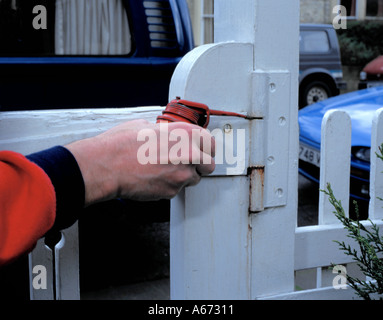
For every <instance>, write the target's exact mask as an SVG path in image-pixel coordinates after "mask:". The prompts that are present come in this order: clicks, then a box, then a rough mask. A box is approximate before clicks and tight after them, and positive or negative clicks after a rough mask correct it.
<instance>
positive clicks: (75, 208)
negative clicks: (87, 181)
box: [27, 146, 85, 230]
mask: <svg viewBox="0 0 383 320" xmlns="http://www.w3.org/2000/svg"><path fill="white" fill-rule="evenodd" d="M27 159H29V160H30V161H32V162H34V163H36V164H37V165H38V166H40V167H41V168H42V169H43V170H44V171H45V172H46V174H47V175H48V176H49V178H50V179H51V181H52V184H53V187H54V189H55V192H56V220H55V224H54V226H53V228H52V229H55V230H62V229H65V228H68V227H70V226H71V225H72V224H74V223H75V222H76V221H77V219H78V217H79V214H80V213H81V211H82V209H83V208H84V201H85V185H84V180H83V177H82V174H81V171H80V168H79V166H78V164H77V161H76V159H75V158H74V156H73V155H72V153H71V152H70V151H69V150H67V149H66V148H64V147H62V146H56V147H53V148H50V149H47V150H43V151H40V152H37V153H33V154H30V155H28V156H27Z"/></svg>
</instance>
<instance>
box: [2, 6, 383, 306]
mask: <svg viewBox="0 0 383 320" xmlns="http://www.w3.org/2000/svg"><path fill="white" fill-rule="evenodd" d="M215 10H216V14H215V37H216V39H215V41H216V43H214V44H211V45H204V46H201V47H198V48H196V49H195V50H193V51H192V52H190V53H189V54H188V55H186V56H185V57H184V59H183V60H182V61H181V62H180V64H179V65H178V67H177V69H176V71H175V73H174V75H173V79H172V83H171V88H170V93H169V99H173V98H174V97H176V96H180V97H182V98H183V99H189V100H193V101H198V102H203V103H205V104H207V105H209V107H211V108H212V109H220V110H228V111H234V112H240V113H244V114H247V115H248V119H242V118H233V117H212V120H211V124H210V126H209V129H210V130H211V131H212V132H213V133H214V134H215V136H216V140H217V145H218V146H219V148H220V149H219V150H218V152H217V157H216V160H217V163H218V164H217V169H216V171H215V172H214V173H213V174H212V175H211V176H209V177H204V178H203V179H202V181H201V183H200V184H199V185H197V186H195V187H191V188H186V189H185V190H184V191H183V192H182V193H181V194H180V195H179V196H177V197H176V198H175V199H174V200H173V201H172V205H171V207H172V209H171V210H172V212H171V227H170V228H171V230H170V237H171V239H170V249H171V252H170V253H171V261H170V264H171V270H170V271H171V298H173V299H345V298H354V295H353V292H352V290H351V289H348V290H336V289H335V288H334V287H333V286H332V285H330V286H326V281H324V280H325V278H322V274H324V275H326V272H325V271H324V270H325V268H326V267H327V266H329V265H331V263H337V264H347V263H349V262H351V261H350V259H349V258H348V257H347V256H345V255H344V254H343V253H342V252H341V251H340V250H339V249H338V248H337V245H336V244H335V243H334V242H333V240H343V239H346V233H345V231H344V230H343V227H342V226H341V225H340V224H339V223H338V222H337V221H335V220H334V218H333V215H332V213H331V212H332V211H333V209H332V208H330V207H329V204H328V201H327V199H326V196H325V195H324V194H321V196H320V205H319V207H320V210H319V225H318V226H309V227H299V228H298V227H297V223H296V221H297V202H298V201H297V199H298V195H297V189H298V145H299V142H298V125H297V112H298V53H299V48H298V46H299V39H298V36H299V0H291V1H286V0H267V1H265V0H241V1H238V0H227V1H226V0H225V1H217V2H216V5H215ZM159 112H160V109H159V108H145V109H140V108H139V109H116V110H110V109H109V110H88V111H87V110H70V111H68V110H67V111H41V112H22V113H19V112H15V113H2V114H0V149H8V150H15V151H19V152H22V153H25V154H26V153H30V152H33V151H37V150H40V149H43V148H46V147H49V146H52V145H55V144H65V143H68V142H70V141H72V140H75V139H79V138H85V137H88V136H91V135H94V134H96V133H97V132H99V131H103V130H106V129H107V128H109V127H111V126H113V125H115V124H117V123H120V122H122V121H126V120H129V119H133V118H146V119H148V120H150V121H153V122H154V121H155V118H156V116H157V115H158V114H159ZM381 118H382V112H379V113H378V114H377V116H376V118H375V119H374V126H373V134H372V153H371V154H373V151H374V148H375V149H376V146H377V144H380V143H381V142H382V141H383V132H382V129H381V128H382V126H381V125H379V122H380V119H381ZM349 122H350V121H349V118H348V116H347V115H346V114H344V113H342V112H339V111H336V112H332V113H331V114H327V115H326V117H325V120H324V131H323V137H322V141H323V143H324V145H323V146H322V149H321V187H322V188H324V186H325V184H326V183H328V182H329V183H331V185H332V187H333V190H334V193H335V195H336V196H337V198H339V199H342V200H343V201H342V203H344V204H345V205H347V204H348V197H349V195H348V181H349V166H346V165H345V164H346V163H347V162H348V163H349V155H350V134H349V132H350V131H349V130H350V128H349ZM19 128H22V129H19ZM334 146H336V149H337V150H339V152H338V153H336V154H335V155H336V157H333V158H332V155H334V153H333V150H334ZM340 148H342V149H341V150H340ZM343 148H344V149H343ZM381 171H383V168H382V163H380V162H379V161H378V162H377V161H376V159H375V158H373V159H372V164H371V199H372V200H371V205H370V209H371V210H370V218H371V219H373V220H374V221H375V222H377V223H378V224H379V225H381V222H380V220H381V219H382V216H383V212H382V209H381V207H382V206H381V204H379V202H376V201H375V199H376V196H377V195H378V196H379V195H383V184H382V183H379V181H381V179H376V178H375V177H376V176H377V175H379V174H380V172H381ZM340 178H342V180H340ZM318 192H319V191H318ZM366 224H367V222H366ZM77 232H78V231H77V226H76V225H75V226H73V227H71V228H70V229H67V230H64V231H63V238H62V240H61V241H60V242H59V243H58V245H57V246H56V248H55V252H51V251H50V249H49V248H47V247H46V246H45V245H44V242H43V240H41V241H40V243H39V245H38V246H37V248H36V250H35V251H34V252H33V253H32V254H31V255H30V268H31V272H32V270H33V267H34V266H35V265H38V264H42V265H44V266H46V267H47V270H48V272H49V274H50V280H49V288H48V289H47V290H34V289H33V287H32V286H31V298H32V299H78V298H79V297H80V294H79V272H78V243H77V241H78V240H77ZM312 269H313V270H314V271H315V273H316V276H315V279H316V283H317V287H318V288H311V289H306V288H303V289H306V290H299V291H297V290H296V279H297V278H299V276H296V275H299V274H300V273H302V272H303V273H304V272H305V271H304V270H312ZM302 270H303V271H302ZM32 276H33V275H32ZM334 276H335V275H334Z"/></svg>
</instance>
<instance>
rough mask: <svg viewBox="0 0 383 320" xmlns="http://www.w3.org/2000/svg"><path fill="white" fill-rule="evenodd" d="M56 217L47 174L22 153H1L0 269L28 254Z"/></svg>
mask: <svg viewBox="0 0 383 320" xmlns="http://www.w3.org/2000/svg"><path fill="white" fill-rule="evenodd" d="M55 215H56V195H55V190H54V187H53V185H52V183H51V180H50V178H49V177H48V176H47V174H46V173H45V172H44V171H43V170H42V169H41V168H40V167H39V166H37V165H36V164H34V163H32V162H31V161H29V160H28V159H26V158H25V157H24V156H23V155H21V154H18V153H15V152H11V151H0V266H1V265H2V264H5V263H7V262H10V261H12V260H13V259H15V258H17V257H18V256H20V255H22V254H24V253H27V252H29V251H31V250H32V249H33V248H34V246H35V244H36V242H37V240H38V239H40V238H41V237H42V236H43V235H44V234H45V233H46V232H47V231H48V230H49V229H50V228H51V227H52V225H53V223H54V221H55Z"/></svg>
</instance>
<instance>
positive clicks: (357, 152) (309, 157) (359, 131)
mask: <svg viewBox="0 0 383 320" xmlns="http://www.w3.org/2000/svg"><path fill="white" fill-rule="evenodd" d="M382 107H383V87H375V88H371V89H366V90H360V91H355V92H351V93H347V94H343V95H340V96H337V97H333V98H330V99H327V100H325V101H321V102H318V103H316V104H313V105H311V106H308V107H306V108H304V109H301V110H300V111H299V129H300V138H299V140H300V153H299V172H300V173H301V174H302V175H303V176H305V177H307V178H308V179H310V180H312V181H314V182H316V183H319V165H320V143H321V123H322V118H323V116H324V114H325V113H326V112H327V111H329V110H332V109H338V110H344V111H346V112H347V113H348V114H349V115H350V117H351V123H352V135H351V177H350V179H351V180H350V194H351V197H352V198H353V199H357V200H361V201H362V203H363V202H367V201H368V200H369V174H370V148H371V125H372V119H373V116H374V114H375V111H376V110H377V109H379V108H382Z"/></svg>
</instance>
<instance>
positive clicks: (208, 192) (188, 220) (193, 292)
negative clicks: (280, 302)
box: [170, 176, 251, 300]
mask: <svg viewBox="0 0 383 320" xmlns="http://www.w3.org/2000/svg"><path fill="white" fill-rule="evenodd" d="M248 192H249V185H248V179H247V177H243V176H238V177H237V176H236V177H228V178H227V177H215V178H204V179H202V181H201V182H200V184H199V185H198V186H196V187H191V188H186V190H185V194H184V195H180V196H178V197H177V198H176V199H175V200H174V201H172V204H171V208H172V211H171V226H170V228H171V234H170V237H171V238H170V245H171V255H170V256H171V269H170V272H171V273H170V277H171V292H170V293H171V298H172V299H181V300H183V299H249V296H250V295H249V291H250V287H249V285H250V279H249V277H250V270H249V264H248V258H249V256H250V244H251V243H250V237H251V228H250V227H249V218H248V201H249V195H248ZM234 199H235V200H234Z"/></svg>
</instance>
